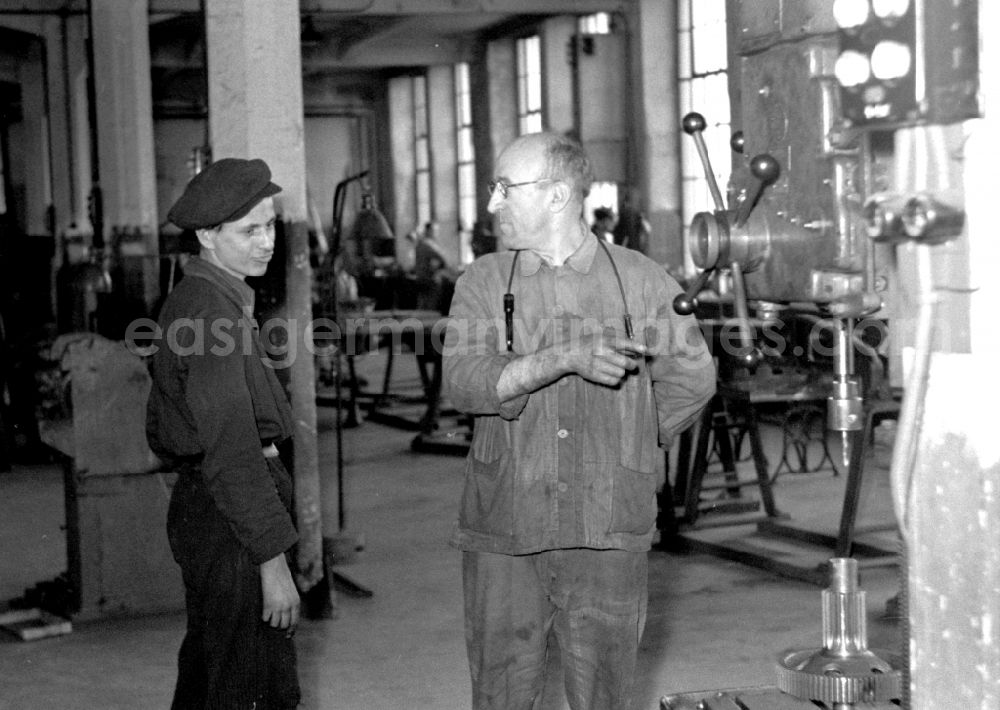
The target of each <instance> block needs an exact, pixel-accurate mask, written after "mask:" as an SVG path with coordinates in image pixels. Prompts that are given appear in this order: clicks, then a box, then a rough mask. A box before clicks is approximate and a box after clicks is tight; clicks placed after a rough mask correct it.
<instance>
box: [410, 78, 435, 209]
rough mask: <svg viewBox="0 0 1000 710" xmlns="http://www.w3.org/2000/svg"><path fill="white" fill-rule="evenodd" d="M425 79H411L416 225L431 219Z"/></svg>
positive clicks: (429, 158)
mask: <svg viewBox="0 0 1000 710" xmlns="http://www.w3.org/2000/svg"><path fill="white" fill-rule="evenodd" d="M427 125H428V121H427V79H426V78H425V77H423V76H415V77H413V135H414V145H413V155H414V159H415V165H416V171H417V174H416V189H417V195H416V197H417V225H418V226H423V225H424V224H426V223H427V222H430V221H431V219H432V217H431V150H430V140H429V137H428V131H427Z"/></svg>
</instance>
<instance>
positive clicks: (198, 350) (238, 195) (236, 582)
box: [146, 158, 300, 710]
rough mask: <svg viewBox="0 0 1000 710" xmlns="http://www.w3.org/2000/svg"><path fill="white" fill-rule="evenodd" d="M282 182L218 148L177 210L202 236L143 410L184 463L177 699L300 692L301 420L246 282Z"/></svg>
mask: <svg viewBox="0 0 1000 710" xmlns="http://www.w3.org/2000/svg"><path fill="white" fill-rule="evenodd" d="M280 190H281V188H280V187H278V186H277V185H275V184H274V183H273V182H271V171H270V169H269V168H268V166H267V164H266V163H265V162H264V161H263V160H259V159H257V160H241V159H238V158H223V159H222V160H218V161H216V162H214V163H212V164H211V165H210V166H208V167H207V168H205V169H204V170H203V171H202V172H200V173H198V174H197V175H196V176H195V177H194V178H193V179H192V180H191V182H189V183H188V185H187V187H186V188H185V190H184V193H183V194H182V195H181V197H180V199H179V200H177V202H176V203H175V204H174V206H173V207H172V208H171V210H170V213H169V219H170V221H171V222H173V223H174V224H176V225H177V226H178V227H181V228H182V229H190V230H194V232H195V234H196V235H197V237H198V242H199V243H200V247H201V250H200V255H199V256H198V257H192V258H191V260H190V261H189V262H188V263H187V265H186V266H185V269H184V278H183V279H182V280H181V282H180V283H179V284H177V286H176V287H175V288H174V289H173V291H171V293H170V295H169V296H168V297H167V299H166V301H165V302H164V304H163V310H162V312H161V314H160V319H159V324H160V327H161V329H162V332H163V333H165V334H166V337H165V338H164V342H163V343H161V345H160V347H159V350H158V351H157V352H156V353H155V355H154V356H153V362H152V376H153V387H152V391H151V392H150V394H149V403H148V408H147V419H146V433H147V437H148V439H149V444H150V446H151V447H152V449H153V451H154V452H155V453H156V454H157V455H158V456H159V457H160V458H161V459H162V460H163V461H164V462H166V464H167V465H168V466H170V467H171V468H170V470H173V471H178V472H179V475H178V477H177V482H176V484H175V485H174V488H173V493H172V495H171V498H170V508H169V511H168V514H167V535H168V538H169V540H170V548H171V550H172V551H173V555H174V559H175V560H177V563H178V564H179V565H180V568H181V575H182V578H183V581H184V593H185V604H186V607H187V633H186V635H185V636H184V641H183V643H182V645H181V649H180V654H179V657H178V674H177V684H176V686H175V689H174V699H173V704H172V706H171V707H172V709H173V710H208V709H211V708H254V707H256V708H267V709H268V710H279V709H280V710H284V709H285V708H293V707H295V706H296V705H298V703H299V699H300V692H299V681H298V675H297V671H296V660H295V647H294V645H293V640H292V634H293V633H294V631H295V628H296V625H297V624H298V620H299V604H300V602H299V593H298V590H297V589H296V586H295V582H294V580H293V578H292V573H291V571H290V570H289V566H288V563H287V561H286V559H285V555H286V554H288V553H289V551H290V550H291V549H292V548H293V546H294V545H295V544H296V542H297V541H298V534H297V533H296V530H295V524H294V520H293V517H292V512H291V510H292V508H291V504H292V478H291V476H290V475H289V474H288V471H287V470H286V469H285V467H284V465H283V464H282V462H281V459H280V458H279V456H278V449H277V445H278V444H280V443H281V442H283V441H285V440H286V439H288V438H289V437H290V436H291V435H292V428H293V421H292V416H291V411H290V409H289V405H288V400H287V399H286V396H285V392H284V390H283V389H282V387H281V385H280V384H279V382H278V380H277V378H276V377H275V374H274V370H273V368H271V367H268V366H267V365H266V364H265V353H264V350H263V347H262V344H261V342H260V341H259V339H258V330H257V325H256V323H255V322H254V318H253V309H254V291H253V289H252V288H251V287H250V286H249V285H248V284H247V283H246V281H245V279H246V278H247V277H248V276H261V275H263V274H264V273H265V271H266V270H267V265H268V262H269V261H270V260H271V256H272V255H273V254H274V238H275V222H276V217H275V210H274V198H273V195H274V194H276V193H277V192H280Z"/></svg>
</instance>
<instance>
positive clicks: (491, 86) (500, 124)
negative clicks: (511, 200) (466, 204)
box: [469, 39, 517, 224]
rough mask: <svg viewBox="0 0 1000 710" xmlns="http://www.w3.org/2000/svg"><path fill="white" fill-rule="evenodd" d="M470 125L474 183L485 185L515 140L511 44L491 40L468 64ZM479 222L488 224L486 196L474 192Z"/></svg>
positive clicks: (514, 77) (514, 71) (514, 64)
mask: <svg viewBox="0 0 1000 710" xmlns="http://www.w3.org/2000/svg"><path fill="white" fill-rule="evenodd" d="M469 82H470V85H471V88H472V124H473V125H474V126H476V131H475V136H474V138H473V140H474V143H475V148H476V180H477V182H478V184H480V185H485V184H486V183H487V182H489V181H490V180H492V179H493V178H494V177H496V175H495V173H494V170H493V166H494V164H495V163H496V157H497V155H499V153H500V151H501V150H503V148H504V147H505V146H506V145H507V144H508V143H510V142H511V141H512V140H514V139H515V138H516V137H517V61H516V50H515V44H514V40H512V39H500V40H494V41H492V42H489V43H487V44H486V45H485V46H483V47H482V48H481V50H480V52H479V53H478V54H477V57H476V58H475V59H474V60H473V61H472V62H471V63H470V64H469ZM476 194H477V195H478V198H477V199H478V201H479V203H478V209H477V214H478V215H479V219H480V220H482V221H483V222H484V223H485V224H490V221H491V217H490V214H489V213H488V212H487V211H486V205H487V204H488V203H489V199H490V196H489V195H488V194H487V193H486V190H477V193H476Z"/></svg>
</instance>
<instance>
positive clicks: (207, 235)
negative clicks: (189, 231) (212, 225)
mask: <svg viewBox="0 0 1000 710" xmlns="http://www.w3.org/2000/svg"><path fill="white" fill-rule="evenodd" d="M216 231H217V230H215V229H196V230H194V233H195V236H197V237H198V243H199V244H201V248H202V249H215V233H216Z"/></svg>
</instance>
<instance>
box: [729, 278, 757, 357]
mask: <svg viewBox="0 0 1000 710" xmlns="http://www.w3.org/2000/svg"><path fill="white" fill-rule="evenodd" d="M729 270H730V271H731V272H732V275H733V307H734V308H735V309H736V323H737V327H738V328H739V336H740V338H739V339H740V347H739V350H737V351H736V353H735V355H736V360H737V361H738V362H739V363H740V364H741V365H743V366H744V367H746V368H747V369H748V370H751V371H752V370H754V369H756V367H757V365H758V364H760V361H761V359H762V355H761V352H760V350H759V349H758V348H757V347H755V346H754V344H753V330H752V329H751V327H750V312H749V309H748V308H747V289H746V285H745V284H744V283H743V267H742V266H740V262H739V261H734V262H733V263H731V264H730V265H729Z"/></svg>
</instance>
